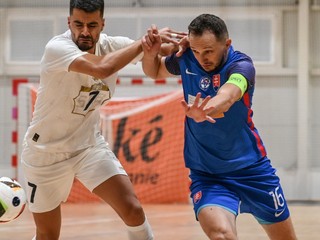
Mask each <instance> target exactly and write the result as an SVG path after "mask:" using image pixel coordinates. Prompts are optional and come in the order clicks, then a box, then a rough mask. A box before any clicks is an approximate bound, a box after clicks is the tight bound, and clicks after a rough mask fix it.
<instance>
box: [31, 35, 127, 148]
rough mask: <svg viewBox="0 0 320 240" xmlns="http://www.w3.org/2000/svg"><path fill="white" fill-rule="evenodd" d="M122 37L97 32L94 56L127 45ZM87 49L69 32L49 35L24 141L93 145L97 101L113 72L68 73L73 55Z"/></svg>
mask: <svg viewBox="0 0 320 240" xmlns="http://www.w3.org/2000/svg"><path fill="white" fill-rule="evenodd" d="M132 42H133V40H131V39H129V38H126V37H110V36H107V35H106V34H100V38H99V41H98V43H97V45H96V52H95V54H96V55H99V56H101V55H105V54H108V53H109V52H112V51H115V50H117V49H120V48H123V47H125V46H127V45H129V44H131V43H132ZM84 54H87V52H83V51H81V50H80V49H79V48H78V46H77V45H76V44H75V43H74V42H73V41H72V38H71V32H70V30H68V31H67V32H65V33H64V34H61V35H58V36H56V37H54V38H53V39H51V40H50V41H49V42H48V44H47V46H46V48H45V52H44V55H43V57H42V60H41V73H40V85H39V88H38V93H37V100H36V104H35V111H34V113H33V118H32V121H31V124H30V126H29V128H28V131H27V133H26V136H25V140H26V142H27V144H28V145H29V146H30V147H31V148H34V149H35V150H39V151H45V152H75V151H78V150H80V149H84V148H87V147H89V146H92V145H95V144H96V141H97V140H96V138H97V137H98V136H99V135H100V112H99V109H100V108H101V106H103V105H105V104H106V103H107V102H108V100H110V98H111V97H112V95H113V93H114V90H115V85H116V80H117V73H115V74H113V75H111V76H109V77H108V78H106V79H102V80H99V79H95V78H93V77H91V76H88V75H85V74H81V73H76V72H69V71H68V69H69V65H70V64H71V63H72V61H74V60H75V59H76V58H78V57H80V56H82V55H84Z"/></svg>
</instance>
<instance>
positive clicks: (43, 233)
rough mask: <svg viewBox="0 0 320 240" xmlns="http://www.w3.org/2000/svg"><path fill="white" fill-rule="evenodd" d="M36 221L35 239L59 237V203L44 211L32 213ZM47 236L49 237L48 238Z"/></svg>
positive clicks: (53, 239)
mask: <svg viewBox="0 0 320 240" xmlns="http://www.w3.org/2000/svg"><path fill="white" fill-rule="evenodd" d="M33 218H34V221H35V223H36V226H37V229H36V232H37V239H38V238H39V239H42V238H41V237H46V238H45V239H50V240H51V239H52V240H55V239H59V235H60V228H61V208H60V205H59V206H58V207H56V208H55V209H53V210H51V211H48V212H44V213H33ZM48 237H49V238H48Z"/></svg>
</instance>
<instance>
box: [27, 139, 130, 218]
mask: <svg viewBox="0 0 320 240" xmlns="http://www.w3.org/2000/svg"><path fill="white" fill-rule="evenodd" d="M21 164H22V169H23V171H24V177H25V181H26V192H27V199H28V206H29V209H30V211H31V212H35V213H41V212H47V211H50V210H53V209H55V208H56V207H57V206H59V205H60V203H61V202H65V201H66V200H67V198H68V196H69V194H70V191H71V187H72V184H73V181H74V178H77V179H78V180H79V181H80V182H81V183H82V184H83V185H84V186H86V187H87V188H88V189H89V190H90V191H93V189H94V188H96V187H97V186H99V185H100V184H101V183H103V182H104V181H106V180H107V179H109V178H110V177H112V176H114V175H118V174H123V175H127V173H126V171H125V170H124V169H123V167H122V165H121V163H120V162H119V160H118V159H117V158H116V156H115V155H114V153H113V152H112V151H111V150H110V149H109V147H108V145H107V143H106V142H105V141H104V139H103V138H102V137H101V139H99V142H98V144H97V145H96V146H93V147H90V148H87V149H84V150H80V151H77V152H75V153H48V152H40V151H37V150H34V149H33V148H30V147H29V146H27V145H26V146H24V149H23V152H22V155H21Z"/></svg>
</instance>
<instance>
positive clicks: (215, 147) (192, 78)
mask: <svg viewBox="0 0 320 240" xmlns="http://www.w3.org/2000/svg"><path fill="white" fill-rule="evenodd" d="M165 63H166V67H167V69H168V71H169V72H170V73H172V74H175V75H181V78H182V86H183V93H184V98H185V101H186V102H187V103H192V99H194V98H195V96H196V94H197V93H198V92H200V93H201V98H202V99H203V98H205V97H206V96H211V97H214V96H215V95H216V94H217V92H218V91H219V88H220V87H221V86H222V85H223V84H225V83H226V82H227V80H228V78H229V76H230V75H231V74H233V73H239V74H241V75H243V76H244V77H245V78H246V79H247V81H248V88H247V91H246V92H245V93H244V95H243V97H242V98H241V99H240V100H239V101H237V102H235V103H234V104H233V105H232V106H231V107H230V109H229V110H228V111H227V112H225V114H224V115H225V116H224V117H223V118H218V119H216V123H210V122H208V121H204V122H201V123H197V122H195V121H194V120H193V119H191V118H188V117H186V119H185V145H184V158H185V164H186V167H188V168H190V169H192V170H198V171H202V172H207V173H211V174H218V173H226V172H232V171H235V170H239V169H242V168H244V167H247V166H249V165H251V164H253V163H254V162H256V161H258V160H259V159H261V158H263V157H265V156H266V150H265V147H264V145H263V142H262V140H261V138H260V136H259V133H258V131H257V129H256V128H255V126H254V123H253V121H252V115H253V112H252V109H251V104H252V97H253V92H254V86H255V69H254V66H253V63H252V60H251V58H250V57H248V56H247V55H245V54H243V53H241V52H239V51H234V50H233V48H232V46H231V47H230V48H229V51H228V57H227V59H226V62H225V63H223V64H222V65H221V66H220V67H219V68H218V69H216V70H214V71H211V72H206V71H205V70H203V68H202V67H201V65H200V64H199V63H198V61H197V60H196V58H195V57H194V55H193V52H192V51H191V49H187V50H186V52H185V53H184V54H183V55H182V56H181V57H179V58H177V57H176V56H175V54H173V55H171V56H168V57H167V58H166V61H165Z"/></svg>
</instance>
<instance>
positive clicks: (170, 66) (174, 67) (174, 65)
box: [165, 53, 181, 75]
mask: <svg viewBox="0 0 320 240" xmlns="http://www.w3.org/2000/svg"><path fill="white" fill-rule="evenodd" d="M165 65H166V68H167V70H168V72H169V73H171V74H173V75H180V74H181V72H180V66H179V61H178V57H177V56H176V54H175V53H174V54H172V55H170V56H167V57H166V59H165Z"/></svg>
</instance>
